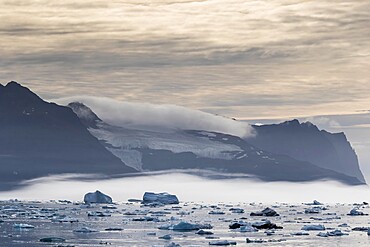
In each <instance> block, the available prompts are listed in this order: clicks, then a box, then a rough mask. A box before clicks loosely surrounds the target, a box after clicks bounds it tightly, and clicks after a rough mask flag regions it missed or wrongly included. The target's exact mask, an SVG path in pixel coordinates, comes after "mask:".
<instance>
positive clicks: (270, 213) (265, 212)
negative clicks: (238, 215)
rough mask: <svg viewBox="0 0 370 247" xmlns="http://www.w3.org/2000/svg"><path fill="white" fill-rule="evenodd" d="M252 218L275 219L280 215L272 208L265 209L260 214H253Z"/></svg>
mask: <svg viewBox="0 0 370 247" xmlns="http://www.w3.org/2000/svg"><path fill="white" fill-rule="evenodd" d="M250 216H268V217H273V216H279V214H278V213H277V212H276V211H275V210H273V209H271V208H265V209H264V210H262V211H260V212H252V213H251V214H250Z"/></svg>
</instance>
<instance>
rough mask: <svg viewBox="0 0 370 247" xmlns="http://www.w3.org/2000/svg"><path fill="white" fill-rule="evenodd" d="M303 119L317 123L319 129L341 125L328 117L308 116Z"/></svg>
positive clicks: (339, 126) (337, 127)
mask: <svg viewBox="0 0 370 247" xmlns="http://www.w3.org/2000/svg"><path fill="white" fill-rule="evenodd" d="M305 121H309V122H311V123H313V124H315V125H317V126H318V127H319V128H320V129H340V128H342V127H341V125H340V124H339V123H338V122H337V121H335V120H334V119H330V118H329V117H308V118H306V119H305Z"/></svg>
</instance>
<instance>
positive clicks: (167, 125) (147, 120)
mask: <svg viewBox="0 0 370 247" xmlns="http://www.w3.org/2000/svg"><path fill="white" fill-rule="evenodd" d="M55 101H56V102H58V103H61V104H64V105H67V104H68V103H70V102H73V101H78V102H82V103H84V104H86V105H87V106H89V107H90V108H91V109H92V110H93V111H94V112H95V113H96V114H97V115H98V116H99V117H100V118H101V119H102V120H104V121H105V122H107V123H109V124H112V125H115V126H122V127H133V128H155V129H157V130H158V129H164V130H166V129H167V130H173V129H182V130H207V131H214V132H221V133H227V134H231V135H236V136H239V137H247V136H250V135H253V128H252V127H251V126H250V125H249V124H247V123H245V122H239V121H235V120H233V119H229V118H226V117H222V116H216V115H213V114H210V113H206V112H202V111H199V110H193V109H189V108H185V107H182V106H177V105H154V104H149V103H133V102H122V101H117V100H113V99H108V98H101V97H88V96H76V97H68V98H61V99H57V100H55Z"/></svg>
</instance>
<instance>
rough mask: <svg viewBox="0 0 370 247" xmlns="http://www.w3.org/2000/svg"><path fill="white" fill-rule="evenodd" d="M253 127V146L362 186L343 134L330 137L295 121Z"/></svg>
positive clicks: (353, 153)
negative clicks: (339, 175)
mask: <svg viewBox="0 0 370 247" xmlns="http://www.w3.org/2000/svg"><path fill="white" fill-rule="evenodd" d="M253 127H254V129H255V130H256V135H255V136H254V137H251V138H248V139H247V141H248V142H249V143H251V144H252V145H254V146H256V147H258V148H261V149H263V150H265V151H269V152H272V153H275V154H282V155H288V156H290V157H292V158H294V159H297V160H300V161H306V162H310V163H311V164H313V165H316V166H318V167H320V168H324V169H328V170H332V171H336V172H339V173H342V174H344V175H347V176H350V177H354V178H356V179H358V180H359V181H360V182H362V183H363V184H364V183H365V179H364V176H363V174H362V172H361V170H360V166H359V162H358V158H357V155H356V153H355V151H354V150H353V148H352V146H351V144H350V143H349V142H348V140H347V137H346V136H345V134H344V133H329V132H327V131H325V130H319V129H318V127H317V126H316V125H314V124H312V123H310V122H304V123H300V122H299V121H298V120H296V119H295V120H292V121H286V122H283V123H280V124H270V125H269V124H266V125H261V126H260V125H258V126H257V125H256V126H253Z"/></svg>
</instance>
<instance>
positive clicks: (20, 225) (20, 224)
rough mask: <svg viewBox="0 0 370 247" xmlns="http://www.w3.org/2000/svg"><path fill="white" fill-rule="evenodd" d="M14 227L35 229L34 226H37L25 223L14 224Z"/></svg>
mask: <svg viewBox="0 0 370 247" xmlns="http://www.w3.org/2000/svg"><path fill="white" fill-rule="evenodd" d="M13 227H14V228H17V229H33V228H35V227H34V226H33V225H29V224H24V223H19V224H14V225H13Z"/></svg>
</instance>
